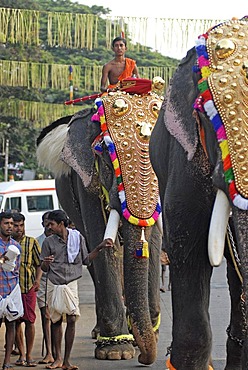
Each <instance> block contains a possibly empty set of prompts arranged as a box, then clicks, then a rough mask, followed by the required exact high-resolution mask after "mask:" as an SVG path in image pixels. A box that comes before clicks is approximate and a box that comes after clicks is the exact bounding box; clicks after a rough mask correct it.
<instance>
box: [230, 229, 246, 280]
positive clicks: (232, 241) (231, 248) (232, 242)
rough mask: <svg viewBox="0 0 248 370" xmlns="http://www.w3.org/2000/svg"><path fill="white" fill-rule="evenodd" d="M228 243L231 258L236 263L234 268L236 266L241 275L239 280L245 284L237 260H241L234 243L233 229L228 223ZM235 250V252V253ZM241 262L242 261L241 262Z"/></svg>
mask: <svg viewBox="0 0 248 370" xmlns="http://www.w3.org/2000/svg"><path fill="white" fill-rule="evenodd" d="M226 236H227V244H228V248H229V252H230V255H231V258H232V262H233V264H234V268H235V271H236V273H237V275H238V277H239V280H240V281H241V284H243V278H242V276H241V272H240V269H239V267H238V263H237V261H238V262H239V259H238V254H237V253H238V252H237V249H236V247H235V244H234V240H233V235H232V231H231V228H230V226H229V225H227V235H226ZM234 252H235V254H234ZM239 264H240V262H239Z"/></svg>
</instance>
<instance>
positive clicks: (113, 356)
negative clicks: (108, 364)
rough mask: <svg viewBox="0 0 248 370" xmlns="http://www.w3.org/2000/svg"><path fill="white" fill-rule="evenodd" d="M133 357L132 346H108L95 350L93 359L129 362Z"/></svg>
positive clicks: (133, 350)
mask: <svg viewBox="0 0 248 370" xmlns="http://www.w3.org/2000/svg"><path fill="white" fill-rule="evenodd" d="M134 356H135V349H134V347H133V345H132V344H130V343H124V344H108V345H104V346H101V347H97V348H96V349H95V358H97V359H98V360H130V359H131V358H133V357H134Z"/></svg>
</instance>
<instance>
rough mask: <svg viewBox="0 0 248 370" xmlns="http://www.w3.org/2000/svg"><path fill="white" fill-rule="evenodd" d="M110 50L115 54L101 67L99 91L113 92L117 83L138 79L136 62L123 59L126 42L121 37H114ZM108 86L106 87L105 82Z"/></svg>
mask: <svg viewBox="0 0 248 370" xmlns="http://www.w3.org/2000/svg"><path fill="white" fill-rule="evenodd" d="M112 50H113V52H114V54H115V57H114V59H113V60H111V61H110V62H108V63H107V64H105V65H104V66H103V69H102V78H101V91H102V92H105V91H107V90H109V89H110V91H111V89H113V90H115V88H116V85H117V84H118V82H119V81H121V80H123V79H125V78H128V77H136V78H139V72H138V68H137V65H136V61H135V60H133V59H130V58H126V57H125V52H126V51H127V41H126V39H124V38H123V37H116V38H115V39H114V40H113V41H112ZM108 81H109V83H110V85H109V86H108V87H107V82H108Z"/></svg>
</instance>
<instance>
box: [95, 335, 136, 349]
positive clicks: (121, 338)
mask: <svg viewBox="0 0 248 370" xmlns="http://www.w3.org/2000/svg"><path fill="white" fill-rule="evenodd" d="M133 342H134V337H133V335H132V334H121V335H116V336H114V337H101V336H100V335H98V337H97V341H96V342H95V344H96V346H97V347H104V346H107V345H113V344H124V343H133Z"/></svg>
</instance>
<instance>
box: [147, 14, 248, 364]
mask: <svg viewBox="0 0 248 370" xmlns="http://www.w3.org/2000/svg"><path fill="white" fill-rule="evenodd" d="M247 36H248V19H247V18H243V19H242V20H232V21H228V22H225V23H223V24H220V25H217V26H216V27H213V28H212V29H211V30H209V31H208V32H207V33H206V34H204V35H202V36H200V37H199V38H198V40H197V44H196V47H195V48H192V49H191V50H189V51H188V53H187V55H186V57H185V58H184V59H182V61H181V62H180V64H179V66H178V68H177V70H176V72H175V74H174V76H173V78H172V80H171V83H170V86H169V87H168V89H167V91H166V96H165V100H164V103H163V105H162V108H161V111H160V114H159V118H158V120H157V123H156V126H155V128H154V130H153V132H152V136H151V140H150V156H151V162H152V165H153V168H154V170H155V172H156V174H157V176H158V181H159V189H160V196H161V203H162V213H163V226H164V235H166V236H165V238H164V240H165V244H166V250H167V253H168V255H169V259H170V276H171V283H172V307H173V328H172V344H171V353H170V359H169V360H168V364H167V365H168V368H169V369H176V370H188V369H190V370H207V369H211V368H212V363H211V345H212V334H211V327H210V318H209V295H210V279H211V274H212V269H213V266H218V265H219V264H220V263H221V261H222V257H223V251H225V256H226V257H227V275H228V282H229V286H230V289H229V290H230V296H231V315H230V325H229V327H228V330H227V333H228V339H227V360H226V366H225V369H226V370H241V369H243V370H247V369H248V355H247V354H248V352H247V317H248V315H247V313H248V311H247V310H248V305H247V302H246V297H247V296H248V263H247V260H248V234H247V230H248V227H247V225H248V222H247V221H248V211H247V210H248V167H247V163H248V146H247V139H248V82H247V81H248V73H247V71H248V62H247V61H248V52H247V50H248V49H247V45H246V39H247ZM230 211H231V212H230ZM227 229H228V233H227V235H228V237H226V230H227ZM227 244H228V245H231V246H232V248H230V249H229V250H226V249H225V246H226V245H227ZM233 250H234V253H233ZM232 254H234V255H236V256H238V258H236V259H233V260H232V259H230V258H229V257H230V255H232ZM236 269H237V272H238V273H239V274H240V277H241V278H239V277H238V275H237V274H236ZM219 309H220V310H221V307H220V308H219Z"/></svg>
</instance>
